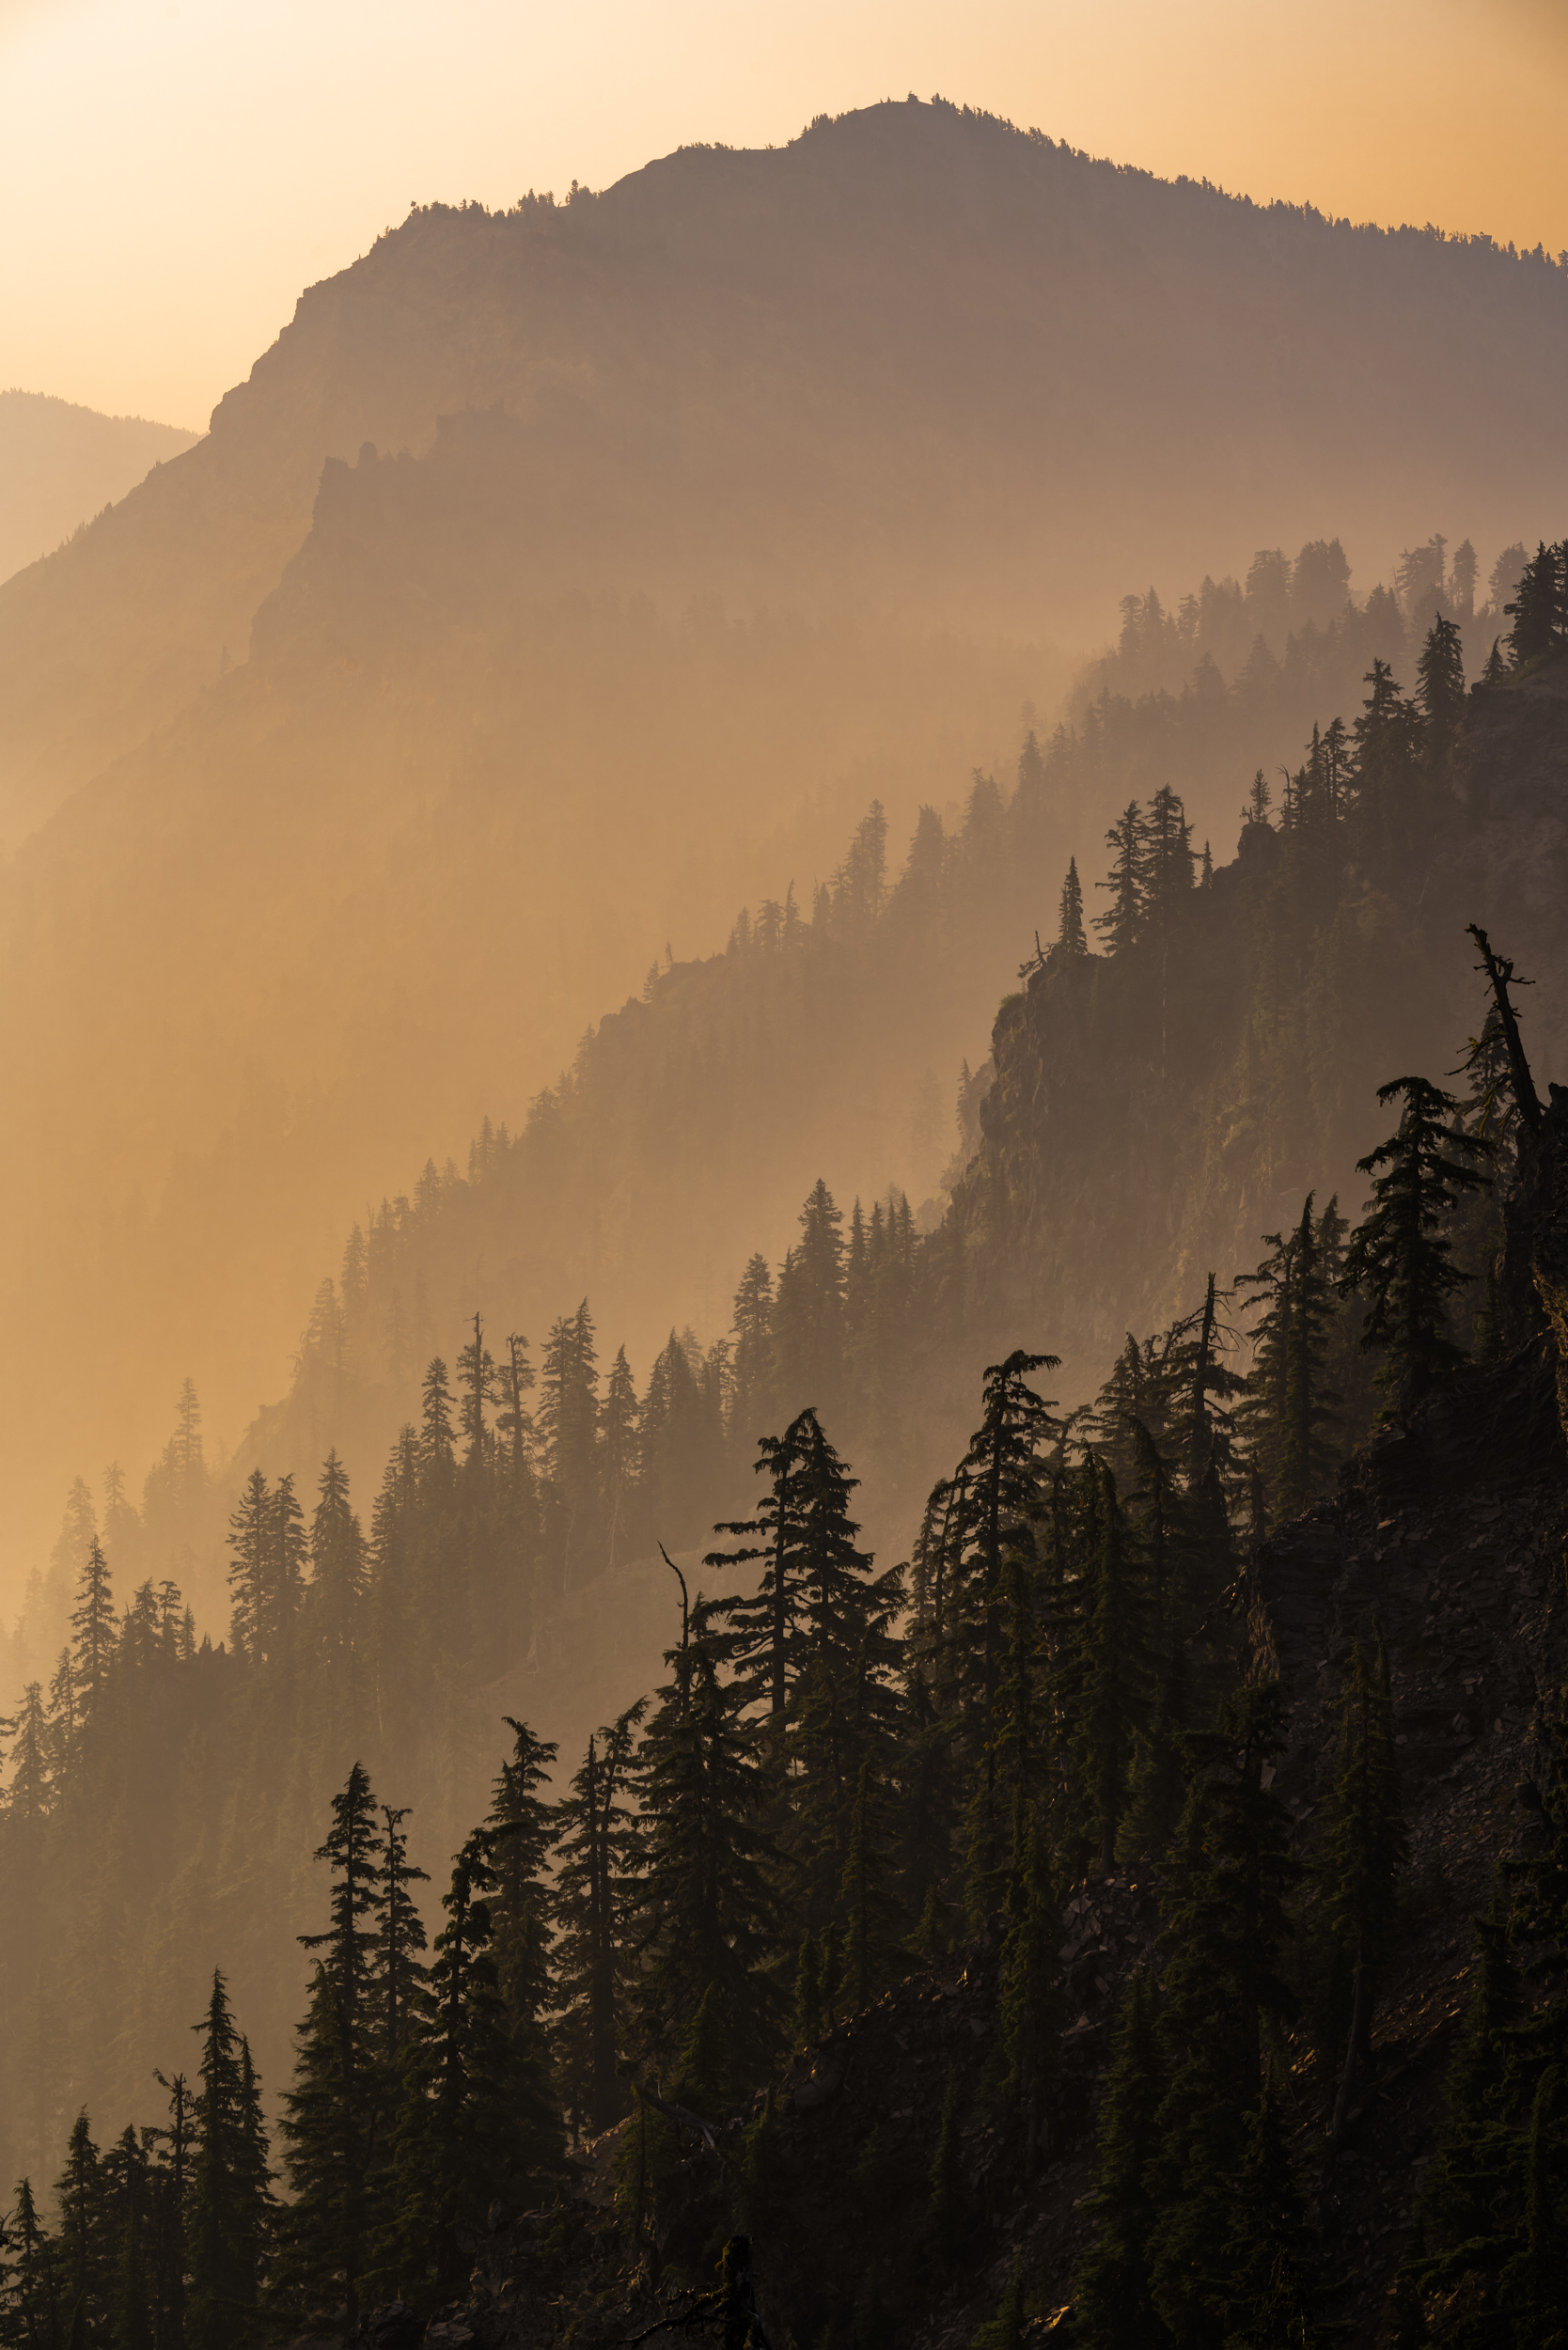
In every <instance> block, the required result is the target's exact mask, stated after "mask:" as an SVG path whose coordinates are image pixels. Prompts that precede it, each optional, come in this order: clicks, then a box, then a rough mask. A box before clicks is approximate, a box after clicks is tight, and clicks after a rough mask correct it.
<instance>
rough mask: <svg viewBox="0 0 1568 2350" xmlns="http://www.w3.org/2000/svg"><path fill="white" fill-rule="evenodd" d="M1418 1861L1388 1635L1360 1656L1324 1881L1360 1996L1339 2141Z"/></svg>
mask: <svg viewBox="0 0 1568 2350" xmlns="http://www.w3.org/2000/svg"><path fill="white" fill-rule="evenodd" d="M1408 1858H1409V1850H1408V1845H1407V1842H1406V1839H1405V1832H1404V1823H1403V1818H1402V1817H1401V1812H1400V1796H1399V1763H1398V1758H1397V1755H1396V1753H1395V1748H1394V1706H1393V1697H1392V1694H1391V1690H1390V1685H1389V1678H1388V1651H1387V1649H1386V1648H1385V1646H1384V1642H1383V1634H1382V1630H1381V1628H1379V1629H1378V1631H1377V1634H1376V1645H1375V1647H1374V1650H1373V1653H1372V1655H1371V1656H1370V1657H1369V1656H1368V1655H1367V1654H1366V1653H1365V1651H1364V1650H1363V1649H1362V1647H1361V1644H1360V1642H1359V1641H1357V1642H1356V1643H1355V1645H1354V1646H1353V1648H1352V1650H1351V1664H1350V1682H1349V1685H1348V1687H1347V1689H1346V1691H1345V1694H1344V1699H1343V1701H1342V1703H1341V1719H1340V1738H1339V1752H1338V1755H1337V1758H1336V1766H1335V1773H1334V1784H1333V1790H1332V1794H1331V1795H1330V1798H1329V1805H1328V1812H1327V1818H1326V1820H1325V1835H1324V1848H1323V1861H1322V1869H1323V1876H1324V1883H1325V1892H1326V1895H1327V1905H1328V1915H1329V1919H1330V1922H1331V1926H1332V1929H1333V1931H1334V1933H1335V1935H1336V1937H1337V1938H1338V1940H1339V1942H1340V1944H1341V1949H1342V1951H1343V1952H1344V1956H1345V1960H1346V1962H1347V1964H1348V1966H1349V1968H1350V1970H1351V1973H1352V1981H1353V1982H1354V1986H1355V1993H1354V2012H1353V2013H1352V2016H1351V2021H1350V2030H1349V2034H1348V2045H1347V2047H1346V2051H1345V2060H1344V2067H1343V2072H1342V2075H1341V2081H1340V2090H1339V2094H1338V2096H1337V2098H1336V2100H1335V2105H1334V2121H1333V2127H1332V2132H1331V2135H1332V2136H1333V2137H1334V2138H1335V2139H1339V2138H1340V2137H1341V2135H1342V2134H1343V2131H1344V2127H1345V2122H1346V2119H1347V2117H1348V2114H1349V2111H1350V2104H1351V2097H1352V2093H1353V2092H1354V2090H1355V2087H1356V2075H1357V2072H1358V2071H1359V2070H1360V2069H1361V2068H1362V2067H1363V2066H1365V2064H1366V2063H1367V2062H1368V2060H1370V2058H1371V2055H1372V2017H1373V2014H1374V2013H1375V2010H1376V2005H1377V1995H1378V1990H1379V1987H1380V1980H1381V1976H1382V1972H1383V1967H1384V1964H1385V1962H1386V1959H1387V1956H1388V1940H1389V1935H1390V1934H1391V1932H1392V1928H1393V1922H1394V1913H1395V1905H1396V1891H1397V1886H1398V1879H1399V1874H1400V1872H1401V1870H1402V1869H1403V1867H1404V1866H1405V1864H1406V1862H1407V1860H1408Z"/></svg>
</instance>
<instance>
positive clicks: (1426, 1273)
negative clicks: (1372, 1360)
mask: <svg viewBox="0 0 1568 2350" xmlns="http://www.w3.org/2000/svg"><path fill="white" fill-rule="evenodd" d="M1377 1098H1378V1100H1379V1101H1380V1102H1391V1101H1396V1100H1398V1101H1402V1102H1403V1105H1404V1107H1403V1114H1402V1115H1401V1118H1400V1122H1399V1128H1398V1131H1397V1132H1396V1133H1395V1134H1393V1135H1391V1136H1389V1138H1388V1141H1387V1142H1382V1143H1379V1145H1378V1147H1377V1149H1376V1150H1375V1151H1372V1152H1369V1153H1368V1155H1367V1156H1366V1157H1365V1158H1364V1159H1358V1160H1357V1161H1356V1165H1357V1167H1359V1168H1360V1170H1361V1172H1362V1173H1363V1174H1367V1175H1372V1176H1373V1177H1375V1181H1374V1182H1373V1184H1372V1199H1370V1200H1369V1202H1368V1213H1367V1215H1366V1217H1365V1219H1364V1221H1363V1222H1362V1223H1360V1224H1358V1225H1357V1226H1356V1230H1355V1231H1354V1232H1353V1233H1352V1234H1351V1239H1350V1246H1349V1247H1348V1248H1347V1249H1346V1251H1345V1261H1344V1270H1343V1273H1342V1274H1341V1289H1342V1290H1343V1291H1345V1292H1347V1293H1351V1292H1354V1293H1358V1294H1359V1295H1360V1296H1361V1298H1362V1299H1363V1301H1364V1303H1365V1306H1366V1317H1367V1318H1366V1323H1365V1325H1364V1327H1363V1330H1362V1334H1361V1346H1362V1350H1363V1352H1365V1353H1371V1352H1372V1350H1373V1349H1374V1348H1377V1347H1382V1348H1386V1349H1387V1350H1388V1368H1387V1371H1386V1372H1385V1374H1384V1385H1385V1386H1386V1387H1387V1388H1388V1393H1389V1402H1390V1407H1391V1409H1392V1411H1393V1412H1395V1413H1398V1414H1400V1415H1403V1414H1404V1413H1407V1412H1409V1411H1410V1410H1412V1409H1413V1407H1414V1406H1415V1405H1416V1404H1417V1403H1419V1402H1420V1400H1421V1398H1422V1397H1423V1396H1424V1395H1425V1394H1426V1393H1427V1391H1428V1389H1429V1388H1430V1387H1431V1386H1432V1384H1433V1382H1434V1380H1435V1379H1436V1378H1437V1377H1438V1376H1439V1375H1440V1374H1441V1373H1442V1372H1443V1371H1450V1370H1452V1369H1453V1368H1454V1366H1455V1365H1456V1364H1458V1363H1461V1362H1463V1361H1464V1359H1465V1353H1464V1349H1463V1348H1462V1347H1461V1346H1459V1345H1458V1344H1457V1343H1456V1341H1455V1340H1454V1339H1453V1337H1452V1336H1451V1335H1450V1328H1449V1313H1448V1306H1449V1300H1450V1298H1451V1297H1453V1296H1455V1295H1456V1294H1457V1293H1458V1292H1459V1291H1460V1290H1462V1289H1463V1288H1464V1287H1465V1285H1466V1282H1467V1281H1468V1280H1469V1278H1470V1277H1469V1275H1468V1274H1467V1273H1464V1272H1462V1271H1461V1270H1460V1268H1459V1267H1458V1266H1457V1265H1455V1264H1454V1263H1453V1261H1452V1246H1451V1244H1450V1240H1449V1238H1448V1236H1447V1233H1446V1232H1445V1230H1444V1226H1445V1225H1446V1223H1447V1222H1448V1220H1449V1218H1450V1216H1451V1215H1452V1214H1453V1211H1454V1209H1455V1207H1456V1206H1457V1205H1458V1203H1459V1201H1460V1200H1461V1199H1464V1198H1465V1197H1466V1195H1467V1194H1468V1193H1470V1192H1474V1191H1479V1190H1481V1189H1482V1187H1483V1186H1484V1185H1485V1184H1486V1183H1488V1182H1489V1181H1490V1178H1489V1176H1487V1175H1486V1174H1485V1173H1484V1172H1483V1170H1482V1167H1480V1166H1478V1165H1477V1161H1478V1160H1482V1161H1483V1160H1486V1159H1489V1158H1490V1157H1491V1155H1492V1152H1491V1146H1490V1144H1488V1143H1487V1142H1485V1141H1484V1140H1483V1139H1482V1137H1481V1136H1476V1135H1466V1134H1465V1133H1464V1132H1463V1131H1462V1130H1461V1129H1460V1127H1459V1123H1458V1120H1459V1113H1460V1105H1459V1103H1458V1102H1457V1101H1456V1100H1455V1099H1454V1097H1453V1095H1452V1094H1450V1093H1444V1092H1443V1091H1442V1090H1441V1089H1439V1088H1438V1087H1436V1086H1435V1085H1433V1084H1431V1083H1430V1082H1429V1081H1428V1079H1426V1078H1425V1077H1395V1078H1392V1079H1391V1080H1390V1081H1389V1083H1388V1085H1386V1086H1379V1088H1378V1089H1377ZM1379 1170H1381V1172H1380V1171H1379Z"/></svg>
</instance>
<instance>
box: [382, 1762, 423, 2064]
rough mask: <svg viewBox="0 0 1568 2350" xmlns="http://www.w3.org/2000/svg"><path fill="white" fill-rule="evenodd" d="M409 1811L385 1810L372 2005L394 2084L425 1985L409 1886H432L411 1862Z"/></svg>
mask: <svg viewBox="0 0 1568 2350" xmlns="http://www.w3.org/2000/svg"><path fill="white" fill-rule="evenodd" d="M408 1814H409V1807H408V1805H407V1804H403V1805H401V1806H400V1807H398V1808H396V1809H394V1808H393V1807H392V1806H391V1805H388V1804H383V1806H382V1811H381V1819H382V1843H381V1854H382V1857H381V1930H380V1933H379V1935H378V1937H377V1943H376V1952H375V1981H374V2000H375V2010H376V2047H377V2061H378V2063H379V2065H380V2068H381V2072H382V2076H383V2077H384V2079H386V2080H394V2079H396V2077H397V2074H398V2069H399V2067H400V2064H401V2062H402V2058H403V2051H404V2048H405V2046H406V2045H407V2041H408V2035H409V2029H410V2026H411V2023H412V2019H413V2014H414V2003H415V1999H416V1996H417V1993H418V1989H419V1985H420V1984H421V1983H422V1982H424V1980H425V1967H424V1962H423V1960H422V1959H421V1957H420V1955H419V1953H420V1951H422V1950H423V1949H424V1948H425V1921H424V1919H422V1918H421V1917H420V1915H419V1911H418V1908H417V1906H416V1903H415V1899H414V1896H413V1895H412V1893H410V1891H409V1889H408V1888H409V1887H410V1886H411V1885H428V1884H429V1883H430V1875H429V1872H428V1871H427V1870H424V1869H417V1868H416V1867H415V1866H414V1864H413V1862H412V1861H411V1860H410V1859H409V1857H408V1838H407V1837H406V1836H405V1835H404V1834H403V1822H404V1821H405V1820H406V1819H407V1817H408Z"/></svg>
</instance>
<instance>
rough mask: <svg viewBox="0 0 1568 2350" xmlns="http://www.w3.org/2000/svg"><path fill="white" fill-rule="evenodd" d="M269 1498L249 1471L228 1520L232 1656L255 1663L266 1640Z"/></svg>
mask: <svg viewBox="0 0 1568 2350" xmlns="http://www.w3.org/2000/svg"><path fill="white" fill-rule="evenodd" d="M271 1532H272V1495H271V1493H270V1491H269V1489H268V1485H267V1481H266V1479H265V1478H264V1477H263V1476H262V1474H261V1471H260V1470H259V1469H252V1471H251V1473H250V1475H249V1477H248V1478H247V1479H246V1481H245V1486H244V1491H243V1493H242V1495H241V1496H240V1499H239V1501H238V1503H237V1504H236V1505H235V1508H234V1511H233V1513H232V1515H231V1516H230V1518H229V1521H228V1538H227V1539H228V1547H229V1550H230V1552H231V1553H232V1561H231V1563H230V1566H229V1569H228V1590H229V1599H230V1638H231V1639H232V1641H233V1645H234V1650H235V1653H236V1654H237V1655H240V1656H248V1657H249V1658H250V1659H251V1661H252V1662H253V1663H259V1661H260V1659H261V1656H262V1653H263V1651H264V1643H265V1640H266V1623H267V1616H268V1606H269V1603H268V1585H269V1577H270V1569H271V1560H272V1543H271Z"/></svg>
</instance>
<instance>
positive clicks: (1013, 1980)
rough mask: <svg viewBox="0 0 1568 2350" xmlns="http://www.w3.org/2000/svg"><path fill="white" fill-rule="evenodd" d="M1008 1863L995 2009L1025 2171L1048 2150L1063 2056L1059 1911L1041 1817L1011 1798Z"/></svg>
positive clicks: (1020, 1797)
mask: <svg viewBox="0 0 1568 2350" xmlns="http://www.w3.org/2000/svg"><path fill="white" fill-rule="evenodd" d="M1012 1844H1013V1858H1012V1870H1011V1881H1010V1883H1009V1886H1008V1903H1007V1908H1008V1922H1007V1934H1006V1937H1005V1939H1004V1941H1003V1943H1002V1966H1001V1983H1000V2009H1001V2033H1002V2047H1003V2051H1004V2054H1005V2056H1006V2059H1007V2067H1008V2075H1007V2078H1008V2088H1009V2091H1010V2092H1011V2095H1012V2097H1013V2098H1014V2100H1015V2101H1016V2105H1017V2109H1018V2112H1019V2116H1020V2119H1021V2122H1022V2124H1023V2142H1024V2163H1025V2168H1026V2169H1029V2168H1031V2167H1032V2166H1033V2163H1034V2161H1035V2158H1036V2156H1037V2154H1042V2153H1044V2152H1045V2151H1046V2150H1047V2148H1048V2145H1049V2138H1048V2129H1049V2122H1048V2113H1049V2099H1050V2095H1051V2092H1052V2090H1053V2089H1054V2088H1055V2085H1056V2077H1057V2073H1058V2066H1059V2061H1060V2054H1061V2028H1062V2014H1061V2011H1062V2005H1063V2001H1062V1992H1061V1967H1060V1963H1059V1961H1058V1954H1057V1953H1058V1943H1059V1940H1060V1935H1061V1912H1060V1909H1059V1907H1058V1903H1057V1899H1056V1895H1055V1893H1054V1891H1053V1889H1052V1886H1051V1872H1050V1853H1049V1845H1048V1841H1047V1838H1046V1833H1045V1829H1044V1826H1043V1823H1042V1820H1041V1817H1040V1812H1039V1810H1038V1809H1037V1808H1036V1807H1034V1806H1031V1805H1027V1804H1026V1803H1025V1801H1024V1799H1023V1797H1022V1795H1021V1794H1020V1795H1019V1796H1017V1797H1016V1798H1015V1799H1014V1805H1013V1824H1012Z"/></svg>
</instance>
